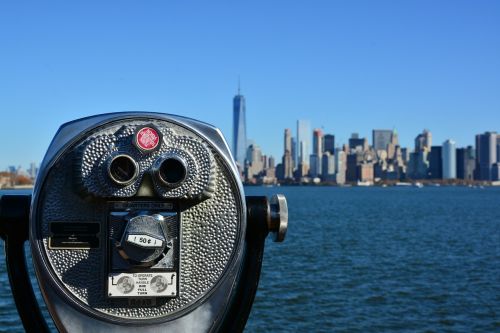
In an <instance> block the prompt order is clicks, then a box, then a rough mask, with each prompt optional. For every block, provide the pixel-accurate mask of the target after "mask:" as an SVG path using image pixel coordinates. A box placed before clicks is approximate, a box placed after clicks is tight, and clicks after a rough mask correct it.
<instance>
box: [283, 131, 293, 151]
mask: <svg viewBox="0 0 500 333" xmlns="http://www.w3.org/2000/svg"><path fill="white" fill-rule="evenodd" d="M283 147H284V152H286V151H287V150H288V151H289V152H290V153H292V130H290V129H289V128H285V137H284V144H283Z"/></svg>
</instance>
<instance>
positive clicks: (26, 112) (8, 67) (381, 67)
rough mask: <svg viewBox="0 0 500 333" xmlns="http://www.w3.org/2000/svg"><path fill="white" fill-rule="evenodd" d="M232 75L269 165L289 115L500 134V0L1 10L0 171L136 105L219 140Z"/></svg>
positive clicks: (364, 131) (332, 123)
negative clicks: (83, 124) (90, 121)
mask: <svg viewBox="0 0 500 333" xmlns="http://www.w3.org/2000/svg"><path fill="white" fill-rule="evenodd" d="M238 75H239V76H241V83H242V93H243V94H244V95H245V97H246V100H247V133H248V137H249V138H251V139H253V140H255V141H256V142H257V143H258V144H260V146H261V147H262V149H263V151H264V153H267V154H273V155H275V157H277V158H278V159H281V154H282V149H283V129H284V128H285V127H290V128H292V129H293V131H294V133H295V131H296V120H297V119H309V120H310V121H311V124H312V126H313V128H314V127H323V129H324V131H325V132H329V133H334V134H335V135H336V137H337V142H338V141H339V140H340V141H341V142H345V141H346V140H347V138H348V137H349V136H350V133H352V132H359V133H360V135H361V136H367V137H368V138H369V139H370V142H371V130H372V129H373V128H388V129H392V128H396V129H397V130H398V133H399V137H400V141H401V143H402V144H403V145H404V146H411V147H413V139H414V138H415V136H416V135H417V134H418V133H419V132H421V131H422V129H424V128H428V129H429V130H430V131H431V132H432V134H433V139H434V143H437V144H441V143H442V142H443V141H444V140H445V139H448V138H451V139H454V140H455V141H457V145H458V146H463V145H467V144H473V143H474V135H475V134H477V133H480V132H484V131H486V130H497V131H500V1H486V0H481V1H456V0H453V1H434V0H433V1H396V0H394V1H290V0H288V1H247V2H245V3H243V2H242V1H224V2H223V1H200V2H196V3H195V2H187V1H116V2H112V1H79V2H76V1H60V2H51V3H50V4H48V3H47V2H43V1H38V2H30V3H28V2H21V1H11V3H7V1H2V2H1V3H0V115H1V120H0V128H1V130H0V142H1V144H0V170H4V169H5V168H6V167H7V166H8V165H22V166H23V167H24V168H26V167H27V166H28V165H29V163H30V162H31V161H36V162H39V161H41V159H42V158H43V155H44V153H45V150H46V148H47V147H48V145H49V143H50V140H51V139H52V137H53V135H54V134H55V132H56V130H57V128H58V127H59V126H60V125H61V124H62V123H64V122H66V121H70V120H73V119H75V118H80V117H84V116H88V115H92V114H98V113H104V112H114V111H122V110H149V111H158V112H166V113H174V114H180V115H184V116H188V117H192V118H198V119H201V120H204V121H206V122H209V123H212V124H214V125H216V126H218V127H219V128H221V130H222V131H223V132H224V133H225V135H226V137H227V138H228V139H229V140H231V138H230V136H231V119H232V98H233V96H234V94H235V93H236V91H237V81H238Z"/></svg>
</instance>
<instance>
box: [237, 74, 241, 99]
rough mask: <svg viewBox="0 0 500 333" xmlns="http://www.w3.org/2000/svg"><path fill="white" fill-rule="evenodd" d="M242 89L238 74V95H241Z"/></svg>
mask: <svg viewBox="0 0 500 333" xmlns="http://www.w3.org/2000/svg"><path fill="white" fill-rule="evenodd" d="M240 91H241V83H240V76H239V75H238V95H241V94H240Z"/></svg>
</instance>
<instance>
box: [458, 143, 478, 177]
mask: <svg viewBox="0 0 500 333" xmlns="http://www.w3.org/2000/svg"><path fill="white" fill-rule="evenodd" d="M475 167H476V152H475V150H474V148H473V147H472V146H467V148H458V149H457V178H458V179H465V180H473V179H474V169H475Z"/></svg>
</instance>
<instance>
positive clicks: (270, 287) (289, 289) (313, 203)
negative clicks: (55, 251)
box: [0, 187, 500, 332]
mask: <svg viewBox="0 0 500 333" xmlns="http://www.w3.org/2000/svg"><path fill="white" fill-rule="evenodd" d="M246 191H247V193H246V194H249V195H263V194H266V195H270V194H272V193H284V194H285V195H286V196H287V198H288V202H289V207H290V216H291V220H290V226H289V230H288V234H287V238H286V240H285V242H284V243H282V244H277V243H273V242H271V241H269V242H268V243H267V244H266V252H265V257H264V265H263V272H262V276H261V281H260V285H259V291H258V293H257V296H256V300H255V303H254V306H253V310H252V313H251V315H250V319H249V321H248V323H247V327H246V331H247V332H332V331H334V332H494V331H496V332H499V331H500V188H485V189H477V188H476V189H474V188H463V187H440V188H427V187H426V188H422V189H417V188H359V187H358V188H357V187H353V188H333V187H281V188H262V187H251V188H247V189H246ZM7 281H8V279H7V276H6V273H5V261H4V258H3V253H2V254H1V255H0V282H1V283H0V297H1V299H0V330H2V329H3V330H5V331H9V332H22V328H21V326H20V323H19V319H18V317H17V314H16V311H15V306H14V305H13V303H12V299H11V298H10V289H9V286H8V282H7Z"/></svg>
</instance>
